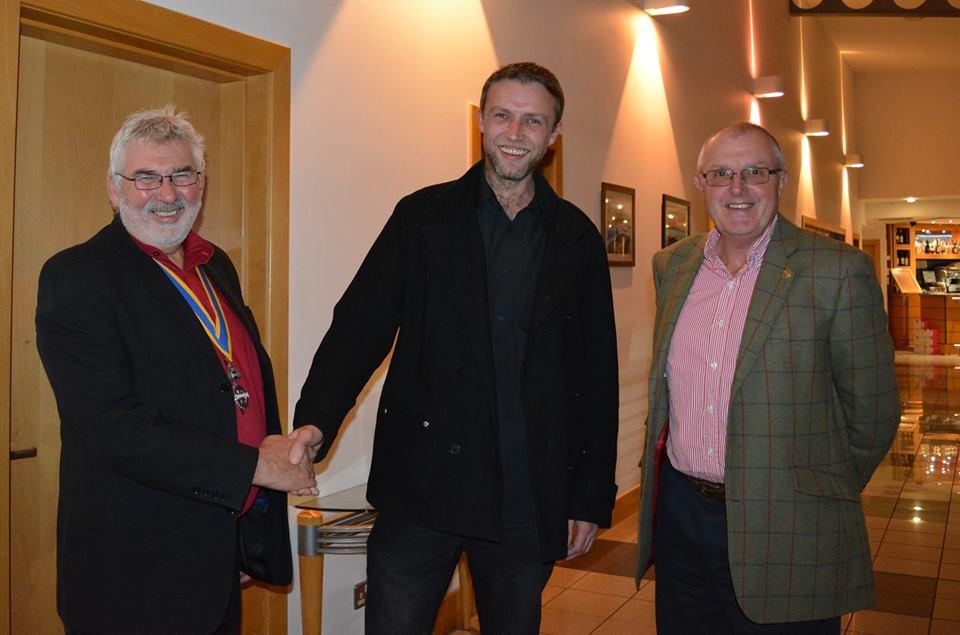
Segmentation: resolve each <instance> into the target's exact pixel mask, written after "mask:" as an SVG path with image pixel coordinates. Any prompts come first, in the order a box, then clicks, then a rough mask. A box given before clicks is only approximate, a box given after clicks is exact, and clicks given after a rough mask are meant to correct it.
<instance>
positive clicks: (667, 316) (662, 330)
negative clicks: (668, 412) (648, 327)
mask: <svg viewBox="0 0 960 635" xmlns="http://www.w3.org/2000/svg"><path fill="white" fill-rule="evenodd" d="M705 244H706V236H705V235H703V236H696V237H695V238H693V239H692V240H690V241H688V242H687V243H686V244H685V245H684V248H682V249H677V250H676V251H675V252H674V253H672V254H671V255H670V260H669V261H668V262H667V263H666V265H665V266H664V267H663V270H662V274H663V276H664V277H663V279H661V280H660V288H661V289H663V297H662V298H661V302H662V303H663V307H662V308H660V309H659V312H660V316H659V319H658V320H657V322H656V330H655V332H654V335H653V341H654V342H655V345H654V346H655V348H654V355H655V356H656V364H655V366H654V368H656V369H657V374H656V376H655V377H654V379H657V380H659V378H660V377H662V376H663V373H665V372H666V369H667V354H668V353H669V351H670V341H671V340H672V339H673V331H674V329H676V327H677V321H678V320H679V319H680V311H681V310H683V304H684V302H686V300H687V296H688V295H689V294H690V289H691V288H692V287H693V281H694V280H695V279H696V277H697V272H699V271H700V264H701V263H702V262H703V246H704V245H705Z"/></svg>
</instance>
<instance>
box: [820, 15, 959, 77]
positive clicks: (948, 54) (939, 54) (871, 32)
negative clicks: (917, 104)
mask: <svg viewBox="0 0 960 635" xmlns="http://www.w3.org/2000/svg"><path fill="white" fill-rule="evenodd" d="M813 19H815V20H817V21H818V22H820V24H821V25H823V28H824V29H825V30H826V32H827V34H828V35H829V36H830V38H831V39H832V40H833V42H834V43H835V44H836V45H837V48H838V49H840V52H841V53H842V54H843V56H844V59H845V60H846V61H847V64H848V65H849V66H850V70H852V71H853V72H854V73H960V18H870V17H861V16H851V17H840V16H829V17H828V16H824V17H817V18H813Z"/></svg>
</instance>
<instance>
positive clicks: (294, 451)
mask: <svg viewBox="0 0 960 635" xmlns="http://www.w3.org/2000/svg"><path fill="white" fill-rule="evenodd" d="M322 444H323V433H322V432H320V430H318V429H317V428H316V427H315V426H303V427H302V428H297V429H296V430H294V431H293V432H291V433H290V434H289V435H288V436H283V435H280V434H271V435H269V436H268V437H266V438H265V439H264V440H263V443H261V444H260V459H259V460H258V461H257V470H256V472H254V474H253V484H254V485H257V486H259V487H266V488H267V489H272V490H277V491H280V492H290V493H291V494H297V495H301V496H304V495H307V494H311V495H313V496H316V495H317V481H316V477H315V475H314V472H313V459H314V457H316V456H317V452H318V451H319V450H320V446H321V445H322Z"/></svg>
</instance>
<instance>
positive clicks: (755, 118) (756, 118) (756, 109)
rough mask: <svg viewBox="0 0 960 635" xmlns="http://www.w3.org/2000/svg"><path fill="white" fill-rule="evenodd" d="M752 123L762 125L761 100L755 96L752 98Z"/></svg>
mask: <svg viewBox="0 0 960 635" xmlns="http://www.w3.org/2000/svg"><path fill="white" fill-rule="evenodd" d="M750 123H752V124H756V125H758V126H762V125H763V123H762V122H761V121H760V102H759V101H757V98H756V97H754V98H753V99H751V100H750Z"/></svg>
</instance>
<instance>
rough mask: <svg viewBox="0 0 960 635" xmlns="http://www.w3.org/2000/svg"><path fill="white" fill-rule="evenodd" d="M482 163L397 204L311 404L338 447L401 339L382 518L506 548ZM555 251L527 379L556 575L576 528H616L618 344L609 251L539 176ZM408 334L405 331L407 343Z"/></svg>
mask: <svg viewBox="0 0 960 635" xmlns="http://www.w3.org/2000/svg"><path fill="white" fill-rule="evenodd" d="M482 179H484V173H483V164H482V162H481V163H478V164H477V165H475V166H474V167H473V168H471V170H470V171H469V172H467V173H466V174H465V175H464V176H463V177H461V178H460V179H459V180H457V181H454V182H451V183H445V184H442V185H435V186H432V187H428V188H426V189H423V190H420V191H418V192H416V193H414V194H411V195H410V196H407V197H406V198H404V199H403V200H401V201H400V203H399V204H398V205H397V208H396V210H395V211H394V213H393V215H392V216H391V217H390V219H389V220H388V221H387V224H386V226H385V227H384V228H383V231H382V232H381V234H380V236H379V237H378V238H377V240H376V242H375V243H374V245H373V247H372V248H371V249H370V252H369V253H368V254H367V257H366V259H365V260H364V262H363V264H362V266H361V267H360V270H359V271H358V272H357V275H356V277H355V278H354V280H353V282H352V283H351V284H350V286H349V288H348V289H347V291H346V293H345V294H344V296H343V297H342V298H341V300H340V301H339V302H338V303H337V306H336V308H335V310H334V317H333V323H332V325H331V326H330V330H329V331H328V332H327V334H326V336H325V337H324V338H323V341H322V342H321V344H320V347H319V349H318V350H317V353H316V355H315V357H314V360H313V365H312V367H311V369H310V374H309V376H308V377H307V380H306V383H305V384H304V386H303V391H302V394H301V397H300V401H299V402H298V403H297V408H296V413H295V416H294V425H295V426H301V425H306V424H314V425H317V426H318V427H319V428H320V429H321V430H322V431H323V433H324V437H325V439H326V440H325V443H324V448H323V451H322V453H321V455H320V456H321V458H322V455H323V453H325V452H326V450H327V449H328V448H329V447H330V443H331V442H332V441H333V439H334V437H335V436H336V434H337V430H338V428H339V426H340V423H341V421H342V420H343V418H344V416H345V415H346V414H347V412H348V411H349V410H350V408H352V407H353V405H354V403H355V400H356V397H357V395H358V394H359V392H360V390H361V389H362V388H363V386H364V384H365V383H366V381H367V380H368V379H369V377H370V375H371V373H372V372H373V371H374V370H375V369H376V368H377V367H378V366H379V365H380V364H381V363H382V362H383V360H384V358H385V356H386V355H387V353H388V352H389V350H390V347H391V345H393V344H394V340H395V339H396V346H395V348H394V351H393V358H392V360H391V362H390V369H389V371H388V374H387V378H386V382H385V384H384V387H383V394H382V397H381V402H380V407H379V410H378V416H377V427H376V434H375V439H374V446H373V459H372V464H371V468H370V480H369V483H368V488H367V494H368V497H369V499H370V502H371V503H372V504H373V505H375V506H376V507H377V508H378V509H379V510H381V511H388V512H392V513H394V514H396V515H398V516H400V517H403V518H406V519H408V520H411V521H413V522H417V523H420V524H421V525H424V526H427V527H430V528H433V529H437V530H440V531H447V532H450V533H456V534H461V535H465V536H472V537H478V538H483V539H490V540H496V539H497V538H498V535H499V530H500V499H501V482H500V481H501V470H500V454H499V449H498V427H497V420H496V412H497V410H496V398H497V396H496V391H495V383H494V362H493V352H492V344H491V338H490V324H489V312H488V310H487V283H486V265H485V257H484V250H483V242H482V238H481V235H480V228H479V225H478V222H477V215H476V209H477V204H478V202H479V196H480V192H481V186H482ZM536 179H537V180H536V187H537V190H538V192H540V193H541V194H542V201H543V204H544V210H545V216H546V225H547V226H546V242H545V246H544V253H543V261H542V264H541V266H540V274H539V280H538V283H537V292H536V297H535V300H534V305H533V309H532V313H531V318H530V323H529V325H528V328H529V332H528V337H527V349H526V353H525V358H524V359H525V362H524V368H523V405H524V414H525V419H526V428H527V430H526V433H527V447H528V455H529V456H528V458H529V461H528V463H529V469H530V476H531V483H532V486H533V495H534V502H535V505H536V515H537V520H538V527H539V530H540V539H541V556H542V557H543V559H544V561H552V560H556V559H558V558H563V557H564V556H565V555H566V542H567V519H568V518H573V519H578V520H587V521H592V522H595V523H597V524H599V525H601V526H609V523H610V515H611V510H612V507H613V503H614V497H615V493H616V485H614V471H615V464H616V442H617V425H618V386H617V351H616V333H615V327H614V321H613V303H612V296H611V291H610V276H609V272H608V269H607V260H606V253H605V251H604V247H603V242H602V240H601V238H600V235H599V233H598V232H597V229H596V227H595V226H594V225H593V223H592V222H591V221H590V220H589V219H588V218H587V217H586V216H585V215H584V214H583V212H581V211H580V210H578V209H577V208H576V207H574V206H573V205H572V204H570V203H568V202H567V201H564V200H563V199H561V198H559V197H558V196H557V195H556V194H555V193H554V192H553V190H552V189H550V186H549V185H548V184H547V182H546V181H545V180H544V179H543V178H542V177H541V176H540V175H539V174H537V175H536ZM398 329H399V332H398Z"/></svg>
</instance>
